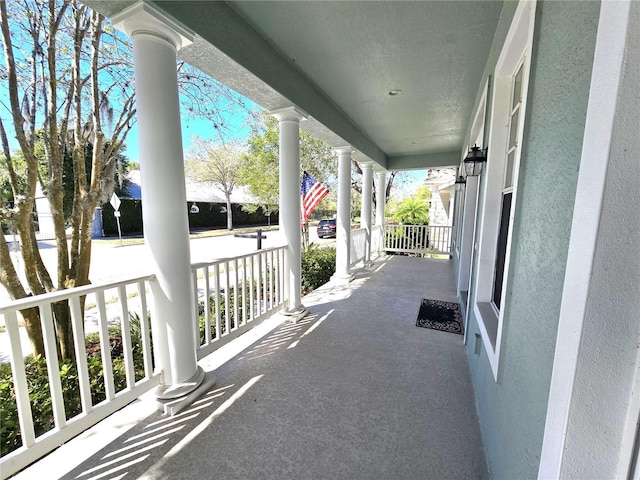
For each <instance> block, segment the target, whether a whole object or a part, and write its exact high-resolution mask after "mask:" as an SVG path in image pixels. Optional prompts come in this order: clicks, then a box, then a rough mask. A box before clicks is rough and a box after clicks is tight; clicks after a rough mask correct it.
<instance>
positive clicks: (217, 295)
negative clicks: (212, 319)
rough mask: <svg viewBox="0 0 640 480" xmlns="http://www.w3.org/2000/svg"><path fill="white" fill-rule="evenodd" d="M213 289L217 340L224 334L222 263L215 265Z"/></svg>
mask: <svg viewBox="0 0 640 480" xmlns="http://www.w3.org/2000/svg"><path fill="white" fill-rule="evenodd" d="M213 290H214V292H215V293H214V295H215V297H214V302H215V305H216V340H218V339H219V338H220V337H221V336H222V330H221V325H220V324H221V321H220V264H219V263H216V264H215V265H214V266H213Z"/></svg>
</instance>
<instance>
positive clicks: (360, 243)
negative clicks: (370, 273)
mask: <svg viewBox="0 0 640 480" xmlns="http://www.w3.org/2000/svg"><path fill="white" fill-rule="evenodd" d="M366 246H367V231H366V230H365V229H364V228H359V229H357V230H351V248H350V249H349V257H350V258H349V266H350V267H351V266H353V265H355V264H356V263H358V262H361V261H363V260H364V257H365V249H366Z"/></svg>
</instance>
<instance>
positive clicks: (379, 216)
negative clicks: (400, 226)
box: [376, 170, 387, 253]
mask: <svg viewBox="0 0 640 480" xmlns="http://www.w3.org/2000/svg"><path fill="white" fill-rule="evenodd" d="M377 174H378V179H377V182H378V183H377V184H376V225H378V226H380V235H381V238H380V242H379V244H378V245H379V246H380V252H383V251H384V238H385V235H384V216H385V201H386V199H387V198H386V197H387V172H386V171H384V170H381V171H379V172H377ZM380 252H378V253H380Z"/></svg>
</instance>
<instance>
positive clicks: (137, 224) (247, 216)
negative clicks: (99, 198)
mask: <svg viewBox="0 0 640 480" xmlns="http://www.w3.org/2000/svg"><path fill="white" fill-rule="evenodd" d="M193 205H196V206H197V207H198V210H199V211H198V213H190V212H191V208H192V206H193ZM185 208H186V210H187V214H188V216H189V228H190V229H194V230H198V229H206V228H225V227H226V226H227V214H226V213H221V211H224V210H223V208H224V209H226V204H224V203H208V202H189V203H188V204H186V205H185ZM231 209H232V212H233V224H234V226H238V227H240V226H249V225H266V224H267V223H268V219H267V217H266V216H265V214H264V212H263V210H262V207H258V208H257V209H256V211H255V212H251V213H250V212H247V211H245V210H243V209H242V205H241V204H237V203H234V204H232V205H231ZM271 224H272V225H277V224H278V212H272V213H271ZM120 228H121V229H122V234H123V235H137V234H142V232H143V223H142V202H141V201H140V200H137V199H132V198H122V199H121V204H120ZM102 231H103V232H104V235H105V236H107V237H110V236H116V235H118V225H117V223H116V219H115V217H114V215H113V207H112V206H111V204H110V203H105V204H104V205H102Z"/></svg>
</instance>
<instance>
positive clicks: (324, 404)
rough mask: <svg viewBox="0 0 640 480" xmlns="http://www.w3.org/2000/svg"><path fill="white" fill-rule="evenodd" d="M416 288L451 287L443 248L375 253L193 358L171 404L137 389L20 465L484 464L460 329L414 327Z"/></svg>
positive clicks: (421, 471)
mask: <svg viewBox="0 0 640 480" xmlns="http://www.w3.org/2000/svg"><path fill="white" fill-rule="evenodd" d="M422 298H431V299H439V300H446V301H455V299H456V290H455V284H454V277H453V264H452V262H451V261H449V260H437V259H423V258H416V257H406V256H383V257H380V258H379V259H378V260H377V261H376V262H375V263H374V264H373V266H372V267H370V268H368V269H360V270H357V271H356V275H355V278H354V280H353V281H352V282H351V283H349V284H343V285H340V286H336V285H333V284H327V285H325V286H324V287H322V288H320V289H318V290H316V291H315V292H313V293H311V294H309V295H307V296H305V297H304V301H305V305H306V306H307V307H308V308H309V310H310V314H309V315H308V316H307V317H305V318H304V319H303V320H301V321H300V322H298V323H297V324H291V323H288V322H283V321H282V317H281V316H279V315H277V316H274V317H272V318H271V319H269V320H267V321H266V322H264V323H263V324H261V325H260V326H258V327H255V328H254V329H253V330H251V331H250V332H248V333H246V334H245V335H243V336H241V337H239V338H238V339H236V340H235V341H234V342H231V343H230V344H228V345H226V346H225V347H222V348H220V349H219V350H217V351H216V352H214V353H213V354H211V355H209V356H207V357H205V358H204V359H202V360H201V361H200V365H201V366H202V368H203V369H204V370H205V371H214V372H215V376H216V379H217V383H216V385H215V386H214V387H212V388H211V389H210V390H209V391H208V392H206V393H205V394H204V395H203V396H202V397H201V398H200V399H199V400H197V401H196V402H195V403H194V404H193V405H192V406H191V407H189V408H187V409H186V410H184V411H183V412H181V413H180V414H178V415H175V416H173V417H168V416H165V415H162V414H160V413H158V412H155V411H153V409H154V408H155V405H154V402H153V401H147V402H146V404H145V401H144V400H143V401H137V402H135V403H134V404H132V405H130V406H128V407H126V408H125V409H124V410H122V411H120V412H118V413H117V414H115V415H114V416H113V417H110V418H108V419H106V420H104V421H103V422H101V423H99V424H98V425H96V426H95V427H93V428H92V429H90V430H88V431H87V432H85V433H83V434H82V435H81V436H80V437H78V438H76V439H74V440H72V441H71V442H69V443H67V444H66V445H64V446H62V447H61V448H60V449H58V450H57V451H55V452H54V453H52V454H51V455H50V456H48V457H46V458H44V459H42V460H40V461H39V462H38V463H36V464H35V465H34V466H32V467H31V468H29V469H27V470H25V471H23V472H22V473H21V474H19V475H18V476H17V477H16V478H18V479H20V478H38V476H39V475H45V476H46V477H48V478H54V477H55V478H69V479H71V478H73V479H75V478H79V479H82V478H140V477H144V478H210V477H211V475H215V476H216V477H219V478H487V477H488V473H487V467H486V462H485V457H484V451H483V446H482V440H481V434H480V428H479V424H478V418H477V413H476V408H475V400H474V393H473V388H472V385H471V378H470V372H469V366H468V362H467V359H466V355H465V350H464V346H463V344H462V336H461V335H455V334H451V333H444V332H439V331H434V330H429V329H425V328H418V327H416V326H415V323H416V316H417V313H418V308H419V305H420V300H421V299H422ZM80 445H81V446H80ZM89 445H91V447H90V448H88V446H89ZM84 452H86V454H85V457H84V458H82V457H81V456H80V455H82V454H83V453H84ZM45 472H46V474H45ZM54 472H55V474H53V473H54ZM41 478H44V477H41Z"/></svg>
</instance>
